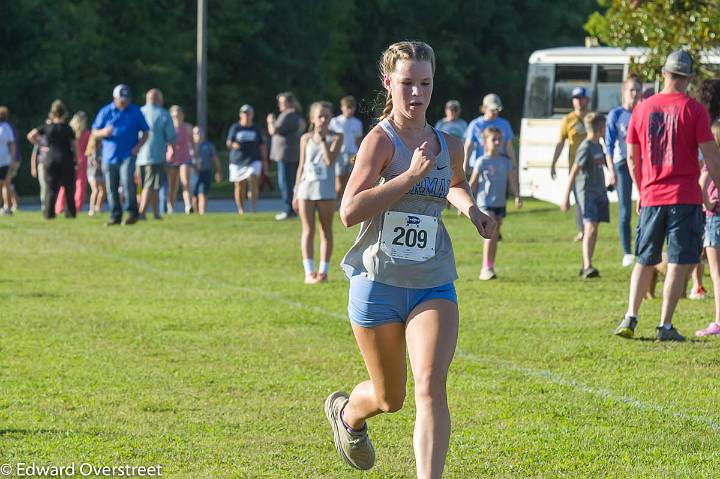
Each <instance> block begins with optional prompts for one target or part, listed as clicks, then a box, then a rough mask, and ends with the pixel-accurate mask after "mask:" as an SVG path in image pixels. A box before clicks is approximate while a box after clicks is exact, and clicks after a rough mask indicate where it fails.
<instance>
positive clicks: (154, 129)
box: [137, 104, 175, 165]
mask: <svg viewBox="0 0 720 479" xmlns="http://www.w3.org/2000/svg"><path fill="white" fill-rule="evenodd" d="M140 111H142V113H143V116H144V117H145V121H146V122H147V124H148V126H149V127H150V131H149V134H148V139H147V141H146V142H145V144H144V145H143V146H142V148H140V152H139V153H138V157H137V164H138V165H163V164H165V151H166V149H167V145H168V144H171V143H174V142H175V126H174V125H173V122H172V117H171V116H170V113H169V112H168V111H167V110H166V109H165V108H163V107H161V106H158V105H151V104H146V105H145V106H143V107H142V108H140Z"/></svg>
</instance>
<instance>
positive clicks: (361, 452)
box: [325, 391, 375, 471]
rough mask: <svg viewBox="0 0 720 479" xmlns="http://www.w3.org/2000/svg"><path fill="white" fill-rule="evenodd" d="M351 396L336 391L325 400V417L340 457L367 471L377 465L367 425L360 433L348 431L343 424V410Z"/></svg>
mask: <svg viewBox="0 0 720 479" xmlns="http://www.w3.org/2000/svg"><path fill="white" fill-rule="evenodd" d="M348 399H349V396H348V394H347V393H346V392H343V391H336V392H334V393H332V394H331V395H330V396H328V398H327V399H326V400H325V416H326V417H327V419H328V421H329V422H330V426H331V427H332V430H333V439H334V441H335V449H337V452H338V454H340V457H341V458H342V459H343V461H345V462H346V463H347V464H348V465H350V466H351V467H354V468H355V469H360V470H361V471H366V470H368V469H370V468H371V467H373V465H374V464H375V448H374V447H373V445H372V442H370V438H369V437H368V434H367V424H365V425H364V426H363V428H362V429H361V430H360V431H348V429H347V428H346V427H345V424H343V421H342V418H341V415H342V410H343V408H344V407H345V405H346V404H347V402H348Z"/></svg>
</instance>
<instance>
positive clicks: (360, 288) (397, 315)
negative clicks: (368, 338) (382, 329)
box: [348, 274, 457, 328]
mask: <svg viewBox="0 0 720 479" xmlns="http://www.w3.org/2000/svg"><path fill="white" fill-rule="evenodd" d="M438 298H439V299H447V300H448V301H452V302H453V303H455V304H457V293H456V292H455V285H454V284H453V283H452V282H450V283H447V284H444V285H442V286H436V287H435V288H423V289H415V288H401V287H398V286H390V285H388V284H384V283H378V282H376V281H371V280H369V279H367V278H366V277H365V276H363V275H362V274H356V275H354V276H352V277H351V278H350V294H349V298H348V315H349V316H350V321H352V322H353V323H354V324H356V325H358V326H361V327H363V328H372V327H375V326H381V325H383V324H387V323H405V322H406V321H407V319H408V316H409V315H410V313H411V312H412V310H413V309H415V307H416V306H417V305H419V304H420V303H423V302H425V301H429V300H431V299H438Z"/></svg>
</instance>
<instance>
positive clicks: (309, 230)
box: [293, 101, 343, 284]
mask: <svg viewBox="0 0 720 479" xmlns="http://www.w3.org/2000/svg"><path fill="white" fill-rule="evenodd" d="M331 109H332V104H331V103H329V102H326V101H318V102H315V103H313V104H312V105H310V112H309V117H310V123H309V124H310V126H309V128H308V132H307V133H305V134H304V135H303V136H302V138H301V139H300V163H299V164H298V171H297V177H296V180H295V185H296V186H295V198H294V199H293V208H294V209H295V210H296V211H298V213H300V220H301V222H302V237H301V240H300V250H301V253H302V258H303V268H304V269H305V283H306V284H314V283H320V282H322V281H327V277H328V271H329V269H330V256H331V255H332V248H333V233H332V223H333V215H334V213H335V198H336V196H335V167H334V163H335V160H336V158H337V157H338V154H339V153H340V147H341V145H342V143H343V135H342V134H340V133H332V132H331V131H330V129H329V124H330V118H331ZM316 211H317V214H318V217H319V218H320V271H319V273H317V274H316V273H315V261H314V260H313V251H314V242H315V212H316Z"/></svg>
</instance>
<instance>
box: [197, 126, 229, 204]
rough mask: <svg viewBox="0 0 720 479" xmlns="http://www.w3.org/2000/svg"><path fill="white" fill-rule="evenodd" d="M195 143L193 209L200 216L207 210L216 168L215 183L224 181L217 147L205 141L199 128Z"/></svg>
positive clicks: (203, 133)
mask: <svg viewBox="0 0 720 479" xmlns="http://www.w3.org/2000/svg"><path fill="white" fill-rule="evenodd" d="M193 142H194V143H195V151H197V160H196V164H195V168H196V169H197V181H196V182H195V189H194V191H193V199H192V202H193V209H194V210H195V211H197V212H198V214H201V215H204V214H205V211H206V210H207V194H208V193H209V192H210V184H211V183H212V171H213V166H215V182H216V183H220V182H221V181H222V175H221V174H220V158H218V154H217V152H216V151H215V145H213V144H212V142H209V141H207V140H206V139H205V132H204V131H203V130H202V128H200V127H199V126H196V127H195V128H193Z"/></svg>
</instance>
